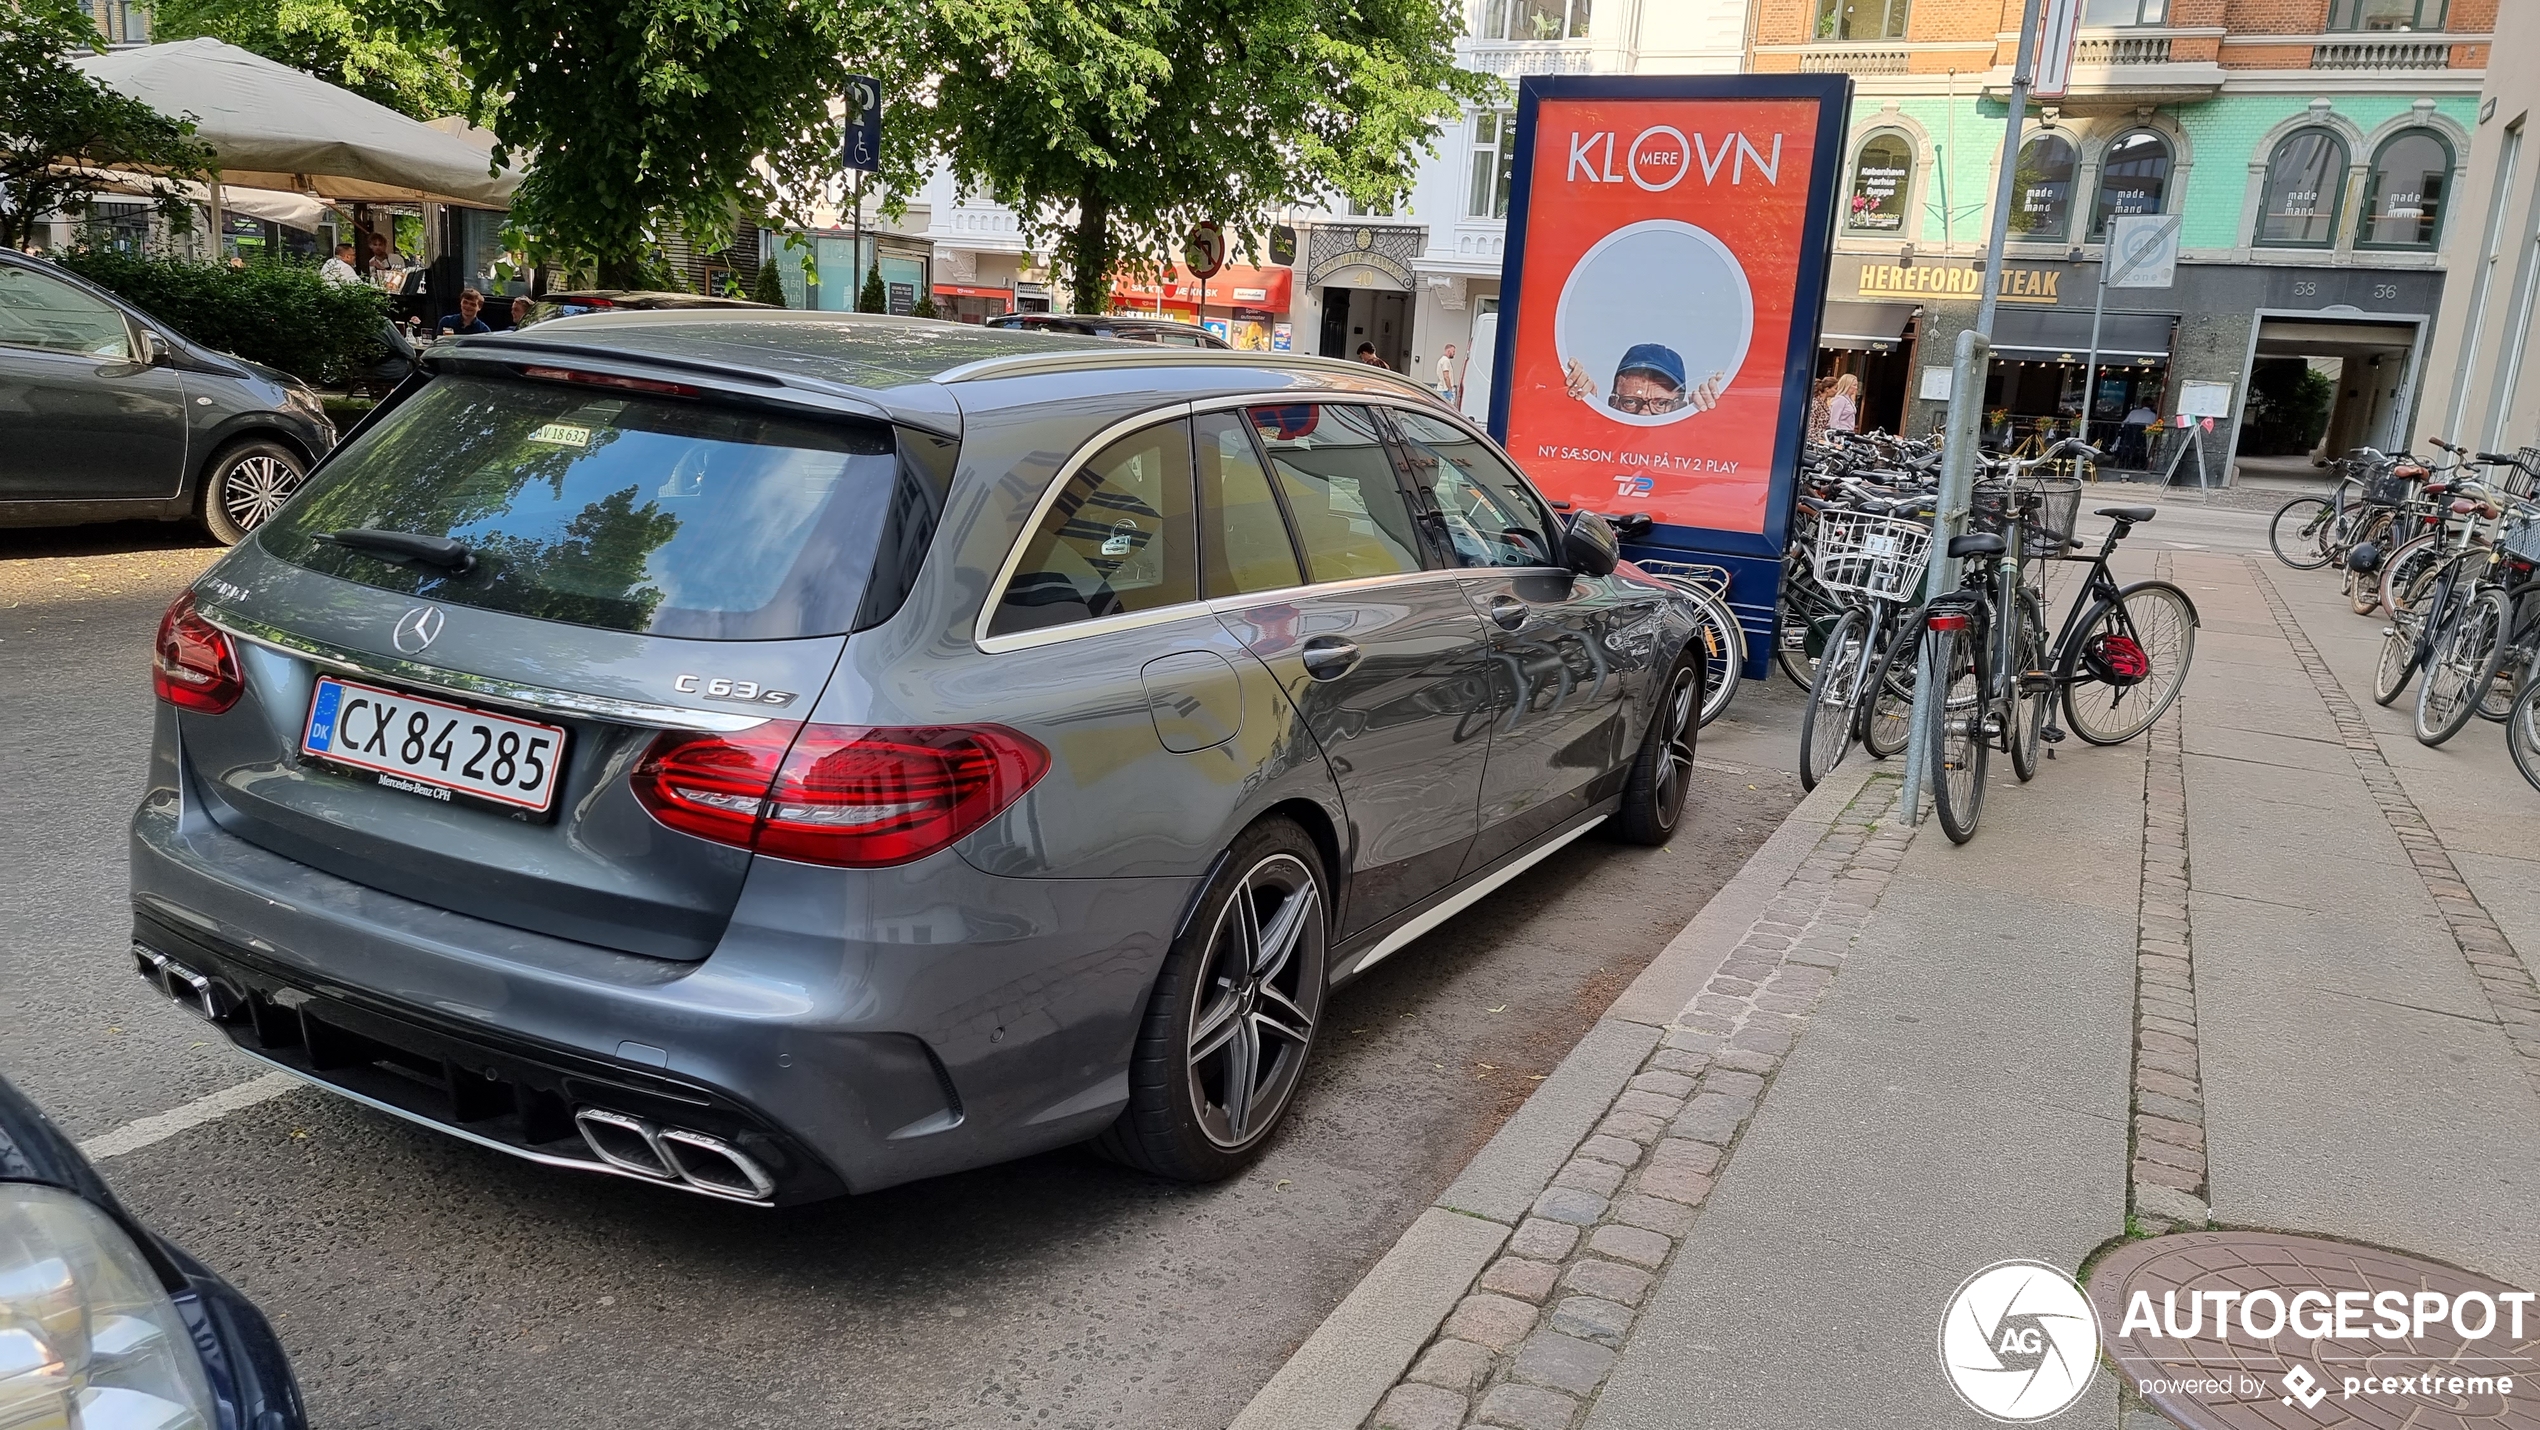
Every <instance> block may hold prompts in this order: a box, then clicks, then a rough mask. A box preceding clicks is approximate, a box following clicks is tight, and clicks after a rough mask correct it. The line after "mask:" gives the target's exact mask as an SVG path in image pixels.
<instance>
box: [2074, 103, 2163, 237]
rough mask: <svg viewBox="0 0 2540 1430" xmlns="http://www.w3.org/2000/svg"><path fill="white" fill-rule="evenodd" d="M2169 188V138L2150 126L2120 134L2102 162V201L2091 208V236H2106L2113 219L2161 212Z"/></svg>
mask: <svg viewBox="0 0 2540 1430" xmlns="http://www.w3.org/2000/svg"><path fill="white" fill-rule="evenodd" d="M2169 187H2170V141H2169V140H2167V139H2164V138H2162V137H2161V136H2160V135H2158V134H2156V133H2154V132H2152V131H2151V130H2149V129H2137V130H2135V131H2134V132H2133V133H2131V134H2120V135H2118V136H2117V141H2116V142H2115V143H2113V144H2111V145H2109V146H2108V152H2107V154H2106V155H2105V156H2103V157H2102V158H2101V159H2100V161H2099V202H2098V203H2096V204H2094V205H2093V206H2092V207H2091V211H2090V236H2091V237H2092V238H2104V237H2106V236H2107V233H2108V220H2110V219H2112V218H2121V217H2123V216H2125V215H2127V214H2156V213H2160V212H2162V208H2161V204H2162V201H2163V200H2164V199H2166V198H2167V197H2168V195H2169Z"/></svg>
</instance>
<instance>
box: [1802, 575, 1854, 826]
mask: <svg viewBox="0 0 2540 1430" xmlns="http://www.w3.org/2000/svg"><path fill="white" fill-rule="evenodd" d="M1869 628H1870V618H1869V615H1868V613H1867V612H1864V611H1862V610H1860V609H1858V608H1855V609H1853V610H1849V611H1846V612H1844V613H1843V617H1842V619H1840V620H1838V621H1836V622H1835V624H1834V634H1832V635H1830V636H1828V637H1826V645H1825V653H1824V654H1823V655H1821V656H1819V657H1818V659H1817V673H1816V678H1815V679H1813V680H1811V681H1810V682H1809V684H1808V709H1807V712H1806V714H1805V715H1804V716H1803V717H1802V719H1801V721H1800V725H1799V787H1800V788H1801V789H1815V788H1816V787H1817V781H1819V780H1822V779H1824V778H1825V777H1826V776H1827V775H1829V774H1832V773H1833V772H1834V767H1835V766H1837V765H1839V764H1842V763H1843V757H1844V755H1845V754H1846V753H1847V752H1849V751H1850V750H1851V748H1852V741H1853V738H1854V736H1856V735H1857V734H1858V733H1859V732H1860V728H1861V707H1860V699H1859V697H1860V696H1862V695H1863V694H1865V693H1866V692H1865V691H1864V690H1862V689H1861V687H1863V686H1866V685H1867V684H1868V683H1869V678H1868V675H1867V674H1866V673H1865V672H1864V671H1863V669H1862V667H1863V666H1864V665H1865V664H1867V660H1866V652H1867V647H1868V644H1869Z"/></svg>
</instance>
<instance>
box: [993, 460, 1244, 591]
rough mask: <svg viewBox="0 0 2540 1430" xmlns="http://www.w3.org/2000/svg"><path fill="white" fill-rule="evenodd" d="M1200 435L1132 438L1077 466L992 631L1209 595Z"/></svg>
mask: <svg viewBox="0 0 2540 1430" xmlns="http://www.w3.org/2000/svg"><path fill="white" fill-rule="evenodd" d="M1197 545H1198V544H1197V541H1196V540H1195V538H1194V535H1193V532H1192V521H1191V429H1190V424H1188V423H1186V422H1181V421H1173V422H1163V423H1158V424H1157V425H1155V426H1153V427H1149V428H1146V429H1144V430H1142V431H1138V432H1132V433H1130V434H1129V435H1128V436H1126V437H1123V438H1121V439H1120V440H1119V441H1116V442H1114V443H1112V444H1111V445H1110V446H1108V447H1105V448H1103V449H1102V450H1101V451H1100V452H1098V453H1096V454H1095V455H1094V458H1093V460H1092V461H1089V462H1087V463H1086V464H1085V465H1084V466H1082V467H1080V468H1078V469H1077V472H1076V475H1074V476H1073V477H1070V478H1069V479H1068V481H1067V486H1066V488H1065V489H1064V490H1062V491H1061V492H1060V493H1059V494H1058V500H1057V502H1056V503H1055V504H1053V505H1052V506H1051V507H1050V509H1049V511H1048V512H1047V513H1046V514H1045V515H1044V516H1043V517H1042V518H1041V525H1040V529H1039V530H1037V531H1034V532H1033V533H1032V536H1031V540H1030V541H1029V542H1028V543H1026V544H1025V546H1024V548H1023V561H1022V564H1021V565H1018V566H1017V567H1015V568H1014V579H1013V580H1011V581H1009V582H1007V583H1006V588H1005V594H1004V597H1003V599H1001V600H1000V601H999V602H998V603H997V613H996V615H995V617H994V618H993V619H991V620H990V622H989V624H988V633H989V634H990V635H1010V634H1012V633H1013V632H1016V631H1031V630H1040V629H1042V628H1043V627H1047V626H1060V625H1065V624H1067V623H1068V622H1070V621H1087V620H1098V619H1100V618H1102V617H1104V616H1123V615H1130V614H1133V613H1135V612H1138V611H1153V610H1160V609H1162V608H1163V607H1166V606H1175V605H1180V604H1182V603H1184V602H1186V601H1196V600H1198V599H1199V571H1198V567H1199V561H1198V550H1197Z"/></svg>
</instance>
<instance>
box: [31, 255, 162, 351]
mask: <svg viewBox="0 0 2540 1430" xmlns="http://www.w3.org/2000/svg"><path fill="white" fill-rule="evenodd" d="M0 344H6V345H8V346H10V347H19V348H42V349H44V350H45V351H47V352H57V353H78V354H80V355H81V356H83V357H98V358H112V359H114V360H116V361H117V362H130V361H131V360H132V335H131V334H130V333H129V332H127V331H126V330H125V328H124V325H123V314H121V313H119V312H117V311H116V310H115V309H114V307H113V306H112V305H110V304H107V303H104V302H100V301H99V300H97V299H95V298H91V297H90V296H88V295H87V294H85V293H83V292H81V291H79V290H78V289H77V288H74V287H72V286H71V285H69V284H68V283H64V282H62V281H61V280H60V279H58V278H50V277H47V276H45V275H44V274H41V273H30V272H28V271H27V270H26V269H23V268H19V267H16V266H14V265H0Z"/></svg>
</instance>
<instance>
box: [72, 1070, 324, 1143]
mask: <svg viewBox="0 0 2540 1430" xmlns="http://www.w3.org/2000/svg"><path fill="white" fill-rule="evenodd" d="M303 1086H306V1084H304V1083H302V1082H301V1081H300V1080H299V1079H298V1078H296V1077H293V1076H292V1075H291V1074H289V1073H287V1072H270V1073H266V1074H265V1075H264V1076H263V1077H259V1078H249V1079H248V1080H247V1081H245V1082H242V1083H234V1084H232V1085H231V1086H228V1087H225V1088H222V1089H221V1090H220V1091H218V1092H215V1093H213V1094H211V1095H210V1096H208V1097H198V1098H196V1099H194V1100H193V1101H192V1102H189V1103H187V1104H185V1105H184V1106H183V1107H174V1108H170V1109H168V1110H167V1111H165V1112H160V1113H153V1114H152V1115H150V1116H148V1117H142V1118H136V1119H134V1120H133V1121H131V1122H127V1123H125V1124H124V1125H123V1126H121V1127H118V1128H116V1129H115V1130H114V1131H112V1132H101V1133H99V1134H97V1135H96V1136H94V1137H91V1138H89V1139H88V1140H87V1141H85V1142H82V1143H80V1144H79V1150H80V1151H81V1152H82V1153H84V1154H86V1156H87V1158H88V1160H89V1161H91V1162H103V1161H105V1160H106V1159H107V1158H109V1157H120V1156H122V1155H123V1154H125V1153H126V1152H138V1151H140V1150H141V1149H142V1148H144V1147H147V1146H149V1145H151V1144H152V1143H154V1142H165V1141H166V1140H168V1139H169V1138H171V1137H174V1136H175V1135H176V1134H178V1133H180V1132H184V1131H188V1130H190V1129H192V1128H196V1127H200V1126H202V1125H203V1124H204V1123H206V1122H217V1121H219V1120H220V1119H221V1118H224V1117H227V1116H228V1115H229V1114H231V1113H233V1112H240V1111H243V1110H245V1109H247V1108H250V1107H253V1106H255V1105H256V1104H257V1103H260V1102H271V1101H273V1100H274V1099H275V1098H277V1097H280V1096H282V1095H283V1094H284V1093H286V1092H289V1091H290V1090H291V1089H293V1088H295V1087H303Z"/></svg>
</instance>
